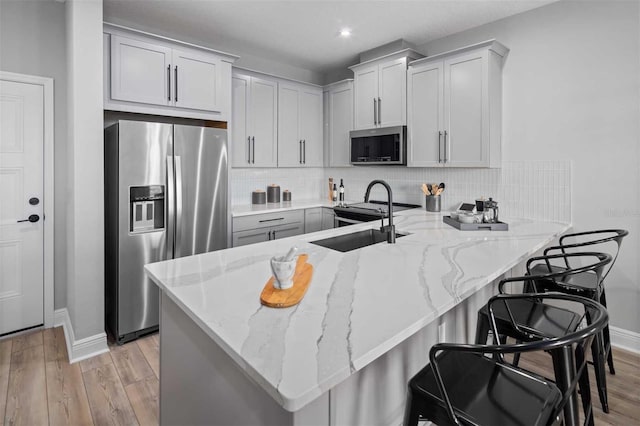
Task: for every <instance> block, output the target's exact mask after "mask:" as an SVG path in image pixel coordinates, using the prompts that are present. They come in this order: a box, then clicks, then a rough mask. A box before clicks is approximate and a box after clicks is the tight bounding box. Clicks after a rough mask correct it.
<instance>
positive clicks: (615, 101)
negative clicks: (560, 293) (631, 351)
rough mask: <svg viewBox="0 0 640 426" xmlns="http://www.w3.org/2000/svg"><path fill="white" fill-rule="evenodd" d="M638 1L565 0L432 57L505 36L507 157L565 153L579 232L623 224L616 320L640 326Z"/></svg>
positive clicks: (430, 49)
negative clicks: (569, 164) (588, 0)
mask: <svg viewBox="0 0 640 426" xmlns="http://www.w3.org/2000/svg"><path fill="white" fill-rule="evenodd" d="M639 21H640V11H639V3H638V2H620V1H593V2H585V1H580V2H573V1H562V2H558V3H554V4H551V5H548V6H544V7H541V8H539V9H535V10H533V11H530V12H526V13H523V14H520V15H516V16H513V17H510V18H506V19H503V20H500V21H497V22H494V23H491V24H487V25H484V26H481V27H478V28H475V29H472V30H469V31H465V32H462V33H459V34H456V35H453V36H450V37H446V38H443V39H441V40H437V41H434V42H431V43H427V44H426V45H423V46H420V47H419V48H420V50H421V51H423V52H426V53H427V54H428V55H433V54H436V53H440V52H444V51H447V50H451V49H454V48H458V47H462V46H465V45H468V44H471V43H475V42H478V41H482V40H487V39H491V38H496V39H497V40H499V41H500V42H501V43H503V44H505V45H506V46H507V47H509V48H510V49H511V51H510V53H509V55H508V57H507V59H506V61H505V66H504V74H503V76H504V80H503V81H504V86H503V96H504V98H503V111H504V113H503V155H504V159H505V160H506V161H531V160H542V161H544V160H565V161H571V162H572V170H573V179H572V181H573V189H572V194H573V199H572V211H573V224H574V228H575V230H577V231H584V230H589V229H598V228H624V229H627V230H629V231H630V235H629V237H627V239H626V240H625V241H624V243H623V246H622V251H621V254H620V258H619V259H618V263H617V264H616V268H615V269H614V270H613V272H612V273H611V275H610V276H609V277H608V278H607V282H606V288H607V298H608V305H609V307H610V309H609V313H610V316H611V323H612V325H615V326H618V327H621V328H624V329H627V330H631V331H634V332H640V310H639V309H638V303H639V302H640V262H638V258H639V255H640V199H639V197H640V189H639V188H640V177H639V169H640V167H639V165H640V142H639V141H640V130H639V122H640V120H639V119H640V110H639V99H640V96H639V95H640V85H639V82H640V63H639V62H640V25H639Z"/></svg>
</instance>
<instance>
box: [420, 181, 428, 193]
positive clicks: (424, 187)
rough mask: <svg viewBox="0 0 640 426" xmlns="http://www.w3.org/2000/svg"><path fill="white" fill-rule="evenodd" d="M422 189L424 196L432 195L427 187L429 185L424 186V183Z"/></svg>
mask: <svg viewBox="0 0 640 426" xmlns="http://www.w3.org/2000/svg"><path fill="white" fill-rule="evenodd" d="M421 188H422V193H423V194H424V195H429V194H430V192H429V188H428V187H427V185H426V184H424V183H423V184H422V187H421Z"/></svg>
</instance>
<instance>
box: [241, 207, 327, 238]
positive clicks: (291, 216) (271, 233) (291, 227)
mask: <svg viewBox="0 0 640 426" xmlns="http://www.w3.org/2000/svg"><path fill="white" fill-rule="evenodd" d="M334 216H335V214H334V213H333V209H332V208H329V207H314V208H309V209H304V210H289V211H284V212H275V213H261V214H254V215H250V216H241V217H234V218H233V234H232V236H233V247H239V246H246V245H248V244H255V243H261V242H263V241H271V240H277V239H280V238H287V237H293V236H294V235H302V234H308V233H310V232H316V231H324V230H325V229H333V227H334V225H333V223H334V220H333V219H334Z"/></svg>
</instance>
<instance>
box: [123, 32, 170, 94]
mask: <svg viewBox="0 0 640 426" xmlns="http://www.w3.org/2000/svg"><path fill="white" fill-rule="evenodd" d="M170 72H171V49H169V48H167V47H164V46H158V45H155V44H152V43H147V42H144V41H140V40H135V39H130V38H127V37H122V36H118V35H115V34H114V35H112V36H111V98H112V99H116V100H121V101H130V102H140V103H146V104H153V105H170V104H171V103H172V97H171V93H170V88H169V84H170V77H169V76H170Z"/></svg>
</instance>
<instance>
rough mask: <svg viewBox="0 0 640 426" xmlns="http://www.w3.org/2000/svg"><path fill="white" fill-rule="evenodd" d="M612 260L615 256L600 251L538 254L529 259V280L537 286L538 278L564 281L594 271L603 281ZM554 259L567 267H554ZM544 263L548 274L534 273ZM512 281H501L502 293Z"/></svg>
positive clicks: (598, 279) (599, 280) (599, 281)
mask: <svg viewBox="0 0 640 426" xmlns="http://www.w3.org/2000/svg"><path fill="white" fill-rule="evenodd" d="M552 248H554V247H552ZM546 252H547V251H546V250H545V253H546ZM612 260H613V257H612V256H611V255H610V254H608V253H599V252H577V253H557V254H547V255H544V256H536V257H532V258H530V259H529V260H527V264H526V268H527V275H528V276H527V278H528V280H527V281H529V282H531V283H533V285H534V288H535V283H536V281H538V280H551V281H554V282H557V280H560V281H564V280H566V278H567V277H569V276H571V275H577V274H582V273H593V274H595V275H596V280H597V282H598V283H601V282H602V280H603V279H604V271H605V268H606V267H607V265H609V264H611V262H612ZM554 261H561V262H562V263H564V264H565V265H566V269H564V268H563V269H562V270H560V271H558V270H557V269H554V268H553V263H554ZM542 263H544V265H545V266H546V270H548V271H549V272H548V273H546V274H540V272H539V271H538V272H537V273H533V269H534V267H535V266H536V265H539V264H542ZM572 265H573V266H572ZM578 265H579V266H578ZM540 269H542V268H540ZM517 278H518V277H516V279H515V280H513V281H517V280H518V279H517ZM510 281H512V280H509V279H506V280H502V281H501V282H500V284H499V285H498V289H499V290H500V292H501V293H502V292H503V291H502V289H503V287H504V283H506V282H510Z"/></svg>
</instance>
